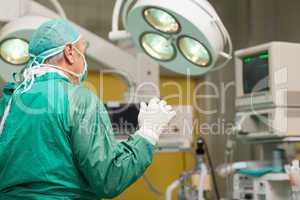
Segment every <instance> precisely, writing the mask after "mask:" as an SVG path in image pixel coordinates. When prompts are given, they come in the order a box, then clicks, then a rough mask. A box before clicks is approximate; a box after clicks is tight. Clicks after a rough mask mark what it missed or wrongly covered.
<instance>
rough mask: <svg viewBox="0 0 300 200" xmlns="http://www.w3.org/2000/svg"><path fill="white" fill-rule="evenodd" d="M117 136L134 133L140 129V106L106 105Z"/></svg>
mask: <svg viewBox="0 0 300 200" xmlns="http://www.w3.org/2000/svg"><path fill="white" fill-rule="evenodd" d="M105 107H106V109H107V111H108V114H109V117H110V120H111V123H112V128H113V131H114V134H115V136H122V135H123V136H124V135H129V134H132V133H134V132H135V131H136V130H137V129H138V115H139V105H138V104H118V105H113V104H112V105H111V104H105Z"/></svg>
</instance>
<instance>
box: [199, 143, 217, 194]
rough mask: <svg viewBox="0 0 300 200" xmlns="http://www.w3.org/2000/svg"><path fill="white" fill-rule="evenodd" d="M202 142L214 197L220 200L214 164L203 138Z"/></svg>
mask: <svg viewBox="0 0 300 200" xmlns="http://www.w3.org/2000/svg"><path fill="white" fill-rule="evenodd" d="M202 140H203V144H204V148H205V151H206V156H207V160H208V164H209V167H210V169H211V176H212V181H213V185H214V188H215V193H216V197H217V200H220V199H221V196H220V192H219V189H218V185H217V179H216V173H215V168H214V164H213V162H212V159H211V156H210V153H209V150H208V145H207V143H206V140H205V139H204V138H202Z"/></svg>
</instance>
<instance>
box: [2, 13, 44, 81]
mask: <svg viewBox="0 0 300 200" xmlns="http://www.w3.org/2000/svg"><path fill="white" fill-rule="evenodd" d="M47 20H48V18H45V17H40V16H26V17H22V18H18V19H16V20H14V21H11V22H9V23H7V24H6V25H5V26H4V27H2V29H1V30H0V79H1V80H2V81H5V82H6V81H12V74H13V73H14V72H18V71H20V70H21V69H22V68H23V67H24V66H25V65H26V64H27V63H28V61H29V40H30V37H31V35H32V33H33V32H34V31H35V30H36V29H37V28H38V27H39V26H40V25H41V24H42V23H44V22H46V21H47Z"/></svg>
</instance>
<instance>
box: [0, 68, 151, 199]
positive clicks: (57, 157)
mask: <svg viewBox="0 0 300 200" xmlns="http://www.w3.org/2000/svg"><path fill="white" fill-rule="evenodd" d="M10 87H11V88H13V87H15V86H14V85H6V87H5V88H6V89H4V96H3V97H2V99H1V101H0V114H1V116H2V115H3V112H4V107H5V105H6V103H7V101H8V99H9V98H8V97H9V96H10V95H12V94H11V92H12V90H11V89H9V88H10ZM12 96H13V101H12V107H11V109H10V113H9V116H8V118H7V120H6V123H5V126H4V130H3V133H2V134H1V135H0V199H5V200H9V199H13V200H15V199H24V200H25V199H28V200H54V199H63V200H73V199H78V200H99V199H102V198H113V197H115V196H117V195H119V194H120V193H121V192H123V191H124V190H125V189H126V188H127V187H128V186H129V185H131V184H132V183H133V182H135V181H136V180H137V179H138V178H139V177H140V176H141V175H142V174H143V173H144V172H145V170H146V169H147V167H148V166H149V165H150V163H151V161H152V157H153V151H154V146H153V145H151V144H150V143H149V142H148V141H146V140H145V139H144V138H142V137H141V136H139V135H138V134H135V135H133V136H131V137H130V138H129V140H128V141H126V142H122V143H118V142H116V140H115V139H114V136H113V132H112V127H111V123H110V120H109V117H108V114H107V111H106V110H105V108H104V105H103V104H102V103H101V102H100V101H99V99H98V98H97V97H96V96H95V95H94V94H93V93H92V92H91V91H89V90H88V89H87V88H85V87H84V86H74V85H72V84H71V83H70V82H69V80H68V79H66V78H65V77H62V76H60V75H58V74H56V73H48V74H45V75H44V76H41V77H38V78H37V79H36V81H35V83H34V85H33V86H32V89H31V90H30V91H28V92H26V93H23V94H21V93H19V94H18V93H16V94H13V95H12Z"/></svg>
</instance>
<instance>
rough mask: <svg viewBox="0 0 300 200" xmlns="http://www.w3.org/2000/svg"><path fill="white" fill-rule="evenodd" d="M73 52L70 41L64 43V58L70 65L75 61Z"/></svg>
mask: <svg viewBox="0 0 300 200" xmlns="http://www.w3.org/2000/svg"><path fill="white" fill-rule="evenodd" d="M73 52H74V51H73V45H72V44H71V43H69V44H66V45H65V49H64V56H65V60H66V61H67V62H68V63H69V64H71V65H72V64H74V62H75V60H74V55H73Z"/></svg>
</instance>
